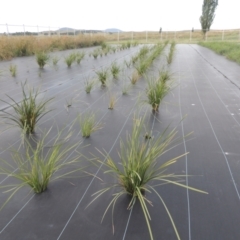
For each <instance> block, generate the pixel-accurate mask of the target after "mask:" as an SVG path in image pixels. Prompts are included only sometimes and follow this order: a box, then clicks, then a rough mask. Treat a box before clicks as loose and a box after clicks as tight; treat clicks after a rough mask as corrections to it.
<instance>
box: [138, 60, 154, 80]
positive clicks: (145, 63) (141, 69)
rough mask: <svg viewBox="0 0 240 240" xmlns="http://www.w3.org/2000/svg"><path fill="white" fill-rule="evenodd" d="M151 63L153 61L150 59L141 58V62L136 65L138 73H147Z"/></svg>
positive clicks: (140, 74)
mask: <svg viewBox="0 0 240 240" xmlns="http://www.w3.org/2000/svg"><path fill="white" fill-rule="evenodd" d="M150 65H151V61H150V60H149V59H141V60H140V62H139V63H138V64H137V65H136V66H135V69H136V70H137V72H138V75H139V76H142V75H143V74H144V73H146V71H147V69H148V68H149V66H150Z"/></svg>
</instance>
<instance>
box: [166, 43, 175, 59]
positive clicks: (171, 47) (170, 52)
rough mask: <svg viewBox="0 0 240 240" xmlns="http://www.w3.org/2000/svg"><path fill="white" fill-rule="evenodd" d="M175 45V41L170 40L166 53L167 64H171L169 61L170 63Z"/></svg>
mask: <svg viewBox="0 0 240 240" xmlns="http://www.w3.org/2000/svg"><path fill="white" fill-rule="evenodd" d="M175 45H176V43H175V42H172V43H171V46H170V50H169V53H168V56H167V63H168V64H171V63H172V60H173V55H174V50H175Z"/></svg>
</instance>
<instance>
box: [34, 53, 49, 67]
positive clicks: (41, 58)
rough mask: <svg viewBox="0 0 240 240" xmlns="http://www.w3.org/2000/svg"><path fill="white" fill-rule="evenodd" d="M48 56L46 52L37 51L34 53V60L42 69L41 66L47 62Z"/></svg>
mask: <svg viewBox="0 0 240 240" xmlns="http://www.w3.org/2000/svg"><path fill="white" fill-rule="evenodd" d="M49 58H50V56H49V55H48V54H47V53H46V52H38V53H36V60H37V63H38V66H39V68H41V69H43V67H44V66H45V65H46V64H47V63H48V61H49Z"/></svg>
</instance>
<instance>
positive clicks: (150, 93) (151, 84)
mask: <svg viewBox="0 0 240 240" xmlns="http://www.w3.org/2000/svg"><path fill="white" fill-rule="evenodd" d="M170 90H171V85H170V84H168V83H166V82H165V81H163V80H161V79H155V78H150V79H149V80H148V81H147V89H146V95H147V102H148V103H149V104H150V105H151V106H152V110H153V111H158V109H159V106H160V104H161V102H162V100H163V98H164V97H165V96H166V95H167V94H168V93H169V92H170Z"/></svg>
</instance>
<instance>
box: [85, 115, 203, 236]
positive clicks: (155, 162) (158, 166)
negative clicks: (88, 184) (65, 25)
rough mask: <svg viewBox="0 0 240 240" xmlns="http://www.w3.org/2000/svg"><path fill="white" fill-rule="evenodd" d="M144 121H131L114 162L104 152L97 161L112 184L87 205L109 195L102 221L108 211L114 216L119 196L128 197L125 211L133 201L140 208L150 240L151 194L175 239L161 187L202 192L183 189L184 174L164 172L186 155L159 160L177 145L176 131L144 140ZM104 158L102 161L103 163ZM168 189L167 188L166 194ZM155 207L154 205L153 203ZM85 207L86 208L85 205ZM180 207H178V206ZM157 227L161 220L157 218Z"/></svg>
mask: <svg viewBox="0 0 240 240" xmlns="http://www.w3.org/2000/svg"><path fill="white" fill-rule="evenodd" d="M143 130H144V118H134V123H133V129H132V132H131V133H130V134H127V137H126V140H125V141H123V140H121V141H120V151H119V154H118V155H119V157H118V158H117V159H115V158H114V159H113V158H111V156H109V155H108V154H107V153H106V152H105V153H102V155H103V158H104V160H101V159H99V160H98V162H99V164H101V165H103V166H104V167H103V168H102V169H104V170H103V172H104V173H105V174H109V175H110V176H112V177H113V178H114V179H115V180H114V179H113V180H112V181H111V182H113V184H110V183H107V187H105V188H102V189H101V190H99V191H97V192H96V193H95V194H93V196H94V199H93V200H92V201H91V202H90V203H89V205H90V204H91V203H92V202H94V201H95V200H96V199H98V198H99V197H100V196H102V195H103V194H105V193H107V192H110V193H109V194H111V196H112V199H111V200H110V202H109V204H108V206H107V208H106V210H105V212H104V214H103V217H102V221H103V219H104V217H105V215H106V213H107V212H108V210H110V208H112V217H113V215H114V208H115V205H116V202H117V201H118V199H119V198H120V197H121V196H122V195H129V196H130V198H131V199H130V201H129V204H128V206H127V209H131V208H133V206H134V204H135V203H136V201H138V202H139V203H140V205H141V209H142V212H143V215H144V218H145V221H146V224H147V227H148V231H149V235H150V239H151V240H153V233H152V229H151V216H150V213H149V210H148V209H149V206H151V207H152V206H153V204H152V203H151V201H150V199H148V196H149V195H150V194H151V193H154V194H156V196H157V198H158V199H159V202H160V203H162V205H163V206H164V209H165V210H166V212H167V215H168V217H169V219H170V221H171V223H172V226H173V229H174V231H175V234H176V238H177V239H178V240H179V239H180V236H179V233H178V231H177V227H176V225H175V223H174V220H173V218H172V216H171V213H170V210H169V209H168V207H167V204H166V203H167V200H166V202H165V201H164V200H163V198H162V196H161V191H160V189H158V188H160V186H161V185H166V184H168V185H175V186H179V187H182V188H183V189H186V188H187V189H190V190H194V191H197V192H201V193H206V192H204V191H201V190H198V189H195V188H192V187H190V186H187V185H185V184H183V183H180V182H182V181H183V180H185V178H186V176H185V175H182V174H180V175H177V174H174V173H168V171H167V170H168V167H169V166H170V165H172V164H174V163H176V162H177V161H178V160H179V159H180V158H181V157H183V156H185V155H186V154H187V153H183V154H180V155H179V153H178V155H176V156H175V157H173V158H172V159H169V160H163V159H164V158H162V156H163V155H164V154H165V153H166V152H168V151H171V149H172V148H173V147H174V146H176V145H177V143H179V139H178V138H177V131H176V129H173V130H171V131H169V129H168V128H167V129H166V130H165V131H164V132H163V133H162V134H160V135H158V136H154V137H151V138H150V137H148V138H145V137H144V135H143ZM105 159H106V160H105ZM170 190H171V189H170V188H169V191H170ZM155 204H156V203H155ZM89 205H88V206H89ZM179 207H181V206H179ZM158 221H159V224H161V221H164V219H162V218H161V217H160V219H158ZM112 225H113V226H112V227H113V229H114V219H112Z"/></svg>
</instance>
